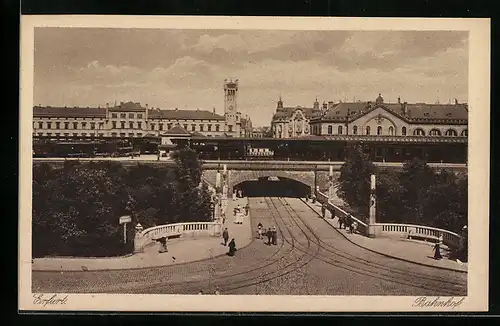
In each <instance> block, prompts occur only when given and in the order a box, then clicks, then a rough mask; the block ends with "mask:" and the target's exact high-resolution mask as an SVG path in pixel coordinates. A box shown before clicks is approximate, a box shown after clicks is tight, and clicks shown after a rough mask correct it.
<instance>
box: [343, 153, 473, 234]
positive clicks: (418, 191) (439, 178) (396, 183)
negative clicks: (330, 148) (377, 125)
mask: <svg viewBox="0 0 500 326" xmlns="http://www.w3.org/2000/svg"><path fill="white" fill-rule="evenodd" d="M371 173H375V174H376V176H377V191H376V198H377V222H385V223H391V222H392V223H406V224H419V225H426V226H431V227H437V228H442V229H446V230H450V231H453V232H459V231H460V230H461V228H462V227H463V226H464V225H467V207H468V198H467V175H466V174H456V173H454V172H452V171H446V170H442V171H440V172H437V171H435V170H433V169H432V168H430V167H429V166H428V165H427V164H426V163H425V162H423V161H421V160H419V159H416V158H415V159H413V160H411V161H407V162H405V163H404V165H403V170H402V171H400V172H397V171H395V170H383V169H376V168H375V166H374V165H373V164H372V162H370V160H369V157H368V156H367V155H365V154H364V153H363V149H362V147H361V146H353V147H351V148H349V153H348V157H347V159H346V162H345V163H344V165H343V166H342V168H341V176H340V178H339V182H340V185H339V192H338V194H339V196H340V197H341V198H342V199H344V200H345V201H346V202H347V203H348V204H349V205H350V206H351V208H352V209H354V210H356V211H357V212H358V213H359V215H360V217H361V218H365V219H366V218H367V217H368V210H369V207H368V204H369V197H370V174H371Z"/></svg>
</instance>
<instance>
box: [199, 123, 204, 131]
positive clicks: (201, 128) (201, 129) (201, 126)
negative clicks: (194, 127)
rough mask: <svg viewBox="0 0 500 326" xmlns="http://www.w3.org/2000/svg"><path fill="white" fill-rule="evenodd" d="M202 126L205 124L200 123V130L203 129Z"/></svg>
mask: <svg viewBox="0 0 500 326" xmlns="http://www.w3.org/2000/svg"><path fill="white" fill-rule="evenodd" d="M203 127H205V126H204V125H202V124H201V123H200V131H203Z"/></svg>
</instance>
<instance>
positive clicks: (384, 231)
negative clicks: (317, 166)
mask: <svg viewBox="0 0 500 326" xmlns="http://www.w3.org/2000/svg"><path fill="white" fill-rule="evenodd" d="M316 199H317V201H318V202H319V203H321V204H322V205H323V207H324V209H325V210H326V209H327V210H329V211H330V212H331V214H332V217H344V218H350V219H353V220H355V221H356V222H358V231H359V233H360V234H362V235H364V236H368V228H369V227H370V228H372V230H373V232H374V234H375V236H376V237H380V236H387V237H400V238H407V239H421V240H426V241H427V240H430V241H434V242H436V241H439V240H442V241H443V244H445V245H446V246H448V247H449V248H452V249H458V248H459V247H460V246H461V236H460V235H458V234H457V233H454V232H451V231H448V230H443V229H439V228H434V227H430V226H424V225H414V224H399V223H375V224H371V225H369V224H367V223H365V222H363V221H361V220H360V219H359V218H356V217H354V216H352V215H351V214H349V213H347V212H346V211H345V210H343V209H341V208H340V207H338V206H336V205H335V204H333V203H332V202H331V201H330V200H329V199H328V195H326V194H324V193H322V192H320V191H316ZM323 216H324V215H323Z"/></svg>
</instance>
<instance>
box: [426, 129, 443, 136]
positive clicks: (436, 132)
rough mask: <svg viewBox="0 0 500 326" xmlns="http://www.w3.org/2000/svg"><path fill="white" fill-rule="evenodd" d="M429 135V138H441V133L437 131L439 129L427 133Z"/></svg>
mask: <svg viewBox="0 0 500 326" xmlns="http://www.w3.org/2000/svg"><path fill="white" fill-rule="evenodd" d="M429 135H431V136H441V131H439V129H432V130H431V131H430V132H429Z"/></svg>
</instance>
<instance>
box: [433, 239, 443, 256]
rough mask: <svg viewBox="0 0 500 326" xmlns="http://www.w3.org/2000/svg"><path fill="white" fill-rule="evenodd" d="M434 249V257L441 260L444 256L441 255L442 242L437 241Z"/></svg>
mask: <svg viewBox="0 0 500 326" xmlns="http://www.w3.org/2000/svg"><path fill="white" fill-rule="evenodd" d="M432 250H434V259H438V260H439V259H441V258H443V256H441V242H437V243H436V244H435V245H434V248H433V249H432Z"/></svg>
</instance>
